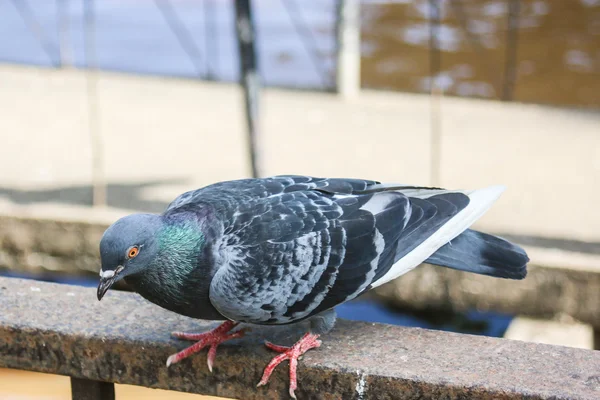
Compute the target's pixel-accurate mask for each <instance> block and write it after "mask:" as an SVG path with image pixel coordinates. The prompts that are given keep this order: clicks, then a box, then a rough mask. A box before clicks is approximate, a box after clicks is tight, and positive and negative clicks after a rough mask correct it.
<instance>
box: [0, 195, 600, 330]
mask: <svg viewBox="0 0 600 400" xmlns="http://www.w3.org/2000/svg"><path fill="white" fill-rule="evenodd" d="M59 209H60V210H62V211H58V210H59ZM72 209H75V211H73V210H72ZM11 213H14V214H11ZM123 214H125V211H123V210H96V209H91V208H86V207H71V206H69V207H64V208H60V207H59V208H57V207H55V206H48V207H46V208H44V207H38V206H35V207H24V206H23V207H16V206H14V207H10V208H3V207H0V268H7V269H9V270H13V271H15V272H40V271H53V272H66V273H71V274H73V273H79V274H94V275H95V274H96V273H97V271H98V269H99V257H98V243H99V241H100V238H101V236H102V234H103V232H104V230H105V229H106V227H108V225H109V224H110V223H112V222H114V221H115V220H116V219H117V218H118V217H119V216H122V215H123ZM527 250H528V251H529V253H530V256H531V258H532V261H531V263H530V267H529V274H528V276H527V278H526V279H524V280H522V281H512V280H502V279H494V278H489V277H485V276H480V275H475V274H468V273H463V272H460V271H454V270H450V269H446V268H440V267H433V266H429V265H425V266H422V267H419V268H416V269H415V270H414V271H411V272H410V273H408V274H407V275H405V276H403V277H401V278H400V279H397V280H395V281H393V282H390V283H389V284H387V285H384V286H382V287H380V288H378V289H377V290H375V291H374V294H376V295H377V296H378V297H379V298H380V299H383V300H385V301H387V302H389V303H391V304H393V305H396V306H400V307H408V308H416V309H425V308H438V309H439V308H445V309H453V310H456V311H464V310H468V309H473V308H475V309H480V310H493V311H500V312H506V313H511V314H512V313H519V314H522V315H527V316H531V317H539V318H552V317H554V316H556V315H560V314H566V315H569V316H571V317H573V318H575V319H576V320H578V321H581V322H583V323H587V324H590V325H592V326H594V327H595V328H597V329H598V328H600V256H591V255H581V254H579V253H572V252H567V251H559V250H548V249H537V248H534V249H531V248H528V249H527Z"/></svg>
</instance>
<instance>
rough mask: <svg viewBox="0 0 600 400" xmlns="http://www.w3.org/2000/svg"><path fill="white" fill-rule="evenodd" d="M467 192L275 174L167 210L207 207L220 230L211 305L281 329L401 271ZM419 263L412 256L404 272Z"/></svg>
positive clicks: (202, 193)
mask: <svg viewBox="0 0 600 400" xmlns="http://www.w3.org/2000/svg"><path fill="white" fill-rule="evenodd" d="M427 193H431V195H427ZM468 193H470V192H467V193H462V192H458V191H444V190H442V189H438V188H421V187H414V186H407V185H394V186H389V185H388V186H386V185H382V184H380V183H379V182H376V181H368V180H359V179H323V178H313V177H306V176H278V177H272V178H266V179H251V180H240V181H231V182H224V183H219V184H215V185H211V186H208V187H206V188H203V189H200V190H198V191H194V192H190V193H189V194H184V195H182V196H180V197H181V198H180V199H176V200H175V201H174V202H173V203H172V204H171V205H170V206H169V208H168V209H167V212H173V210H176V209H177V208H179V207H182V206H184V205H186V204H190V203H193V204H205V205H207V206H209V207H212V209H213V210H214V212H215V214H216V215H217V217H218V220H219V221H220V223H221V224H222V226H221V228H220V234H219V236H218V240H217V242H216V243H215V245H214V246H213V249H214V262H215V263H216V264H217V266H218V270H217V273H216V275H215V276H214V278H213V281H212V283H211V290H210V299H211V302H212V303H213V305H214V306H215V308H217V309H218V310H219V311H220V312H221V313H222V314H223V315H225V316H226V317H228V318H230V319H232V320H236V321H244V322H250V323H256V324H285V323H291V322H295V321H298V320H301V319H304V318H308V317H310V316H312V315H315V314H316V313H319V312H321V311H324V310H327V309H330V308H332V307H335V306H336V305H338V304H340V303H342V302H344V301H348V300H350V299H352V298H355V297H356V296H358V295H360V294H361V293H363V292H364V291H365V290H368V289H369V288H371V287H373V286H377V285H379V284H381V282H384V281H387V280H389V279H393V277H396V276H399V275H401V274H402V273H403V272H405V271H404V270H408V269H407V268H408V267H406V266H405V267H403V268H404V269H399V268H398V265H399V263H400V262H401V261H402V260H403V259H405V258H406V257H407V256H408V255H411V254H412V253H413V252H414V251H416V250H415V249H417V250H419V249H420V246H422V244H423V243H424V242H426V241H427V240H428V239H429V238H430V237H431V236H434V235H435V234H436V233H437V232H439V231H440V230H443V228H444V227H445V226H446V225H448V224H449V223H450V222H451V221H453V220H454V217H456V216H457V215H459V214H460V213H461V212H462V211H463V210H465V209H466V208H468V207H469V204H470V198H469V194H468ZM407 194H408V195H407ZM410 194H415V195H416V196H415V197H413V196H411V195H410ZM169 210H171V211H169ZM457 226H458V227H459V228H460V229H462V225H461V224H458V225H457ZM454 233H455V234H456V235H458V234H459V233H460V231H458V230H457V231H456V232H454V231H453V234H454ZM448 235H449V234H447V236H448ZM437 244H438V243H436V245H437ZM443 244H444V243H439V246H442V245H443ZM426 258H427V257H424V258H423V259H422V260H417V258H415V257H414V256H413V257H412V258H411V260H410V268H412V267H414V266H416V265H417V264H418V263H420V262H422V261H424V259H426ZM413 264H414V265H413ZM407 265H408V264H407Z"/></svg>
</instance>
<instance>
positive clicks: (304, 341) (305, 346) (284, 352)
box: [256, 333, 321, 399]
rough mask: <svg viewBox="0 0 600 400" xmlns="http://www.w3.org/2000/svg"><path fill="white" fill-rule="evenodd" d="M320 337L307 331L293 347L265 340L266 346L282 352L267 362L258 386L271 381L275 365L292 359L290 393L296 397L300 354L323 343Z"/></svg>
mask: <svg viewBox="0 0 600 400" xmlns="http://www.w3.org/2000/svg"><path fill="white" fill-rule="evenodd" d="M318 337H319V335H314V334H312V333H307V334H305V335H304V336H303V337H302V338H301V339H300V340H299V341H298V342H296V344H294V345H293V346H292V347H286V346H278V345H276V344H273V343H271V342H267V341H265V346H267V347H268V348H269V349H271V350H274V351H276V352H278V353H281V354H279V355H278V356H275V357H274V358H273V359H272V360H271V362H270V363H269V364H267V366H266V367H265V370H264V373H263V376H262V378H261V380H260V382H258V384H257V385H256V387H260V386H264V385H266V384H267V383H268V382H269V378H270V377H271V374H272V373H273V371H274V370H275V367H277V366H278V365H279V364H281V363H282V362H283V361H285V360H290V389H289V393H290V397H291V398H293V399H295V398H296V394H295V393H294V392H295V390H296V388H297V387H298V380H297V374H296V368H297V366H298V360H299V359H300V356H301V355H302V354H304V353H306V352H307V351H308V350H310V349H312V348H315V347H319V346H320V345H321V341H320V340H318Z"/></svg>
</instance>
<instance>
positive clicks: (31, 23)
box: [3, 0, 60, 67]
mask: <svg viewBox="0 0 600 400" xmlns="http://www.w3.org/2000/svg"><path fill="white" fill-rule="evenodd" d="M12 3H13V5H14V7H15V8H16V9H17V12H18V13H19V16H20V17H21V19H22V20H23V23H24V24H25V26H26V27H27V29H29V31H30V32H31V34H32V35H33V37H34V38H35V39H36V40H37V42H38V44H39V45H40V47H41V48H42V50H43V51H44V52H45V53H46V55H47V56H48V59H49V60H50V63H51V64H52V66H53V67H59V66H60V60H59V59H58V57H57V58H56V59H55V57H54V55H55V54H57V55H58V52H59V50H58V49H56V48H55V47H54V45H53V44H52V43H51V42H50V40H49V39H48V36H47V35H46V33H45V32H44V28H43V27H42V25H41V24H40V23H39V22H38V21H37V19H36V18H35V15H34V14H33V12H32V11H31V8H29V5H28V3H27V2H26V1H25V0H12ZM3 39H4V38H3Z"/></svg>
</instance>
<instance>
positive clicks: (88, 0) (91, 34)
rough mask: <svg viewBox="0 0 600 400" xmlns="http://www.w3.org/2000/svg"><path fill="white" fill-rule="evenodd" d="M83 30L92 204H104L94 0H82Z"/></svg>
mask: <svg viewBox="0 0 600 400" xmlns="http://www.w3.org/2000/svg"><path fill="white" fill-rule="evenodd" d="M83 13H84V25H85V26H84V32H85V44H84V49H85V63H86V68H87V70H86V72H85V77H86V86H87V103H88V104H87V105H88V123H89V126H88V128H89V133H90V143H91V149H92V191H93V205H94V206H103V205H106V181H105V177H104V152H103V146H102V137H101V134H100V126H99V124H100V117H99V114H100V110H99V104H98V90H97V89H98V88H97V83H98V82H97V81H98V77H97V71H96V38H95V33H96V15H95V12H94V0H84V3H83Z"/></svg>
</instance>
